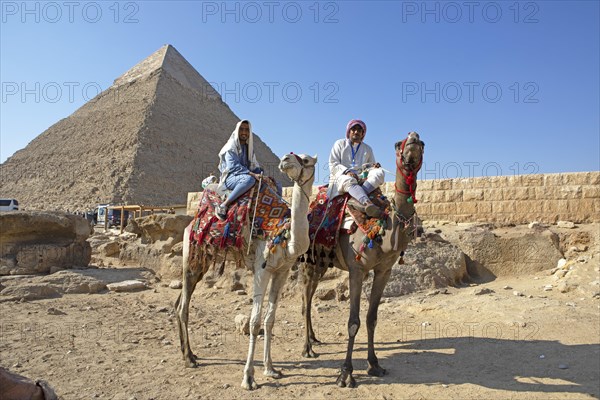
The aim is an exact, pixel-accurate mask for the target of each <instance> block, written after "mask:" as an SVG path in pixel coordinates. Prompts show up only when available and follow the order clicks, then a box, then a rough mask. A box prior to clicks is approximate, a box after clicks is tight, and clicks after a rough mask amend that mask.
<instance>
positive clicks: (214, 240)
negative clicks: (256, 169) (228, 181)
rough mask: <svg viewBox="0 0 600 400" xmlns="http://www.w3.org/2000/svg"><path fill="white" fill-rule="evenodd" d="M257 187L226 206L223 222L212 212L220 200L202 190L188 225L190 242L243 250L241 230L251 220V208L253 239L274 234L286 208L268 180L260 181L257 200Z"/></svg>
mask: <svg viewBox="0 0 600 400" xmlns="http://www.w3.org/2000/svg"><path fill="white" fill-rule="evenodd" d="M257 187H258V183H257V184H256V185H254V187H252V188H251V189H250V190H248V191H247V192H246V193H244V194H243V195H241V196H240V197H239V198H238V199H237V200H236V201H235V202H234V204H232V205H231V206H229V209H228V210H227V218H226V219H225V220H224V221H221V220H219V219H218V218H217V216H216V212H215V209H216V207H217V206H218V205H219V204H221V202H222V200H221V198H220V197H219V195H218V194H217V193H216V192H214V191H212V190H209V189H206V190H204V192H203V194H202V198H201V200H200V203H199V204H198V211H197V212H196V216H195V217H194V221H193V223H192V231H191V232H190V241H191V242H195V243H197V244H201V243H204V244H209V245H212V246H216V247H220V248H225V247H236V248H238V249H239V248H241V247H243V246H244V243H245V241H246V240H247V239H248V238H247V237H244V234H243V233H244V232H243V231H244V228H245V227H247V226H248V225H249V223H250V221H251V219H252V218H253V217H254V214H255V213H254V208H255V207H256V217H255V219H254V229H253V236H254V237H258V238H264V237H267V236H269V235H271V234H272V233H273V232H275V231H277V230H278V228H279V227H280V226H281V225H282V224H283V221H284V218H285V217H289V215H290V209H289V207H288V205H287V204H286V203H285V202H284V201H283V200H282V199H280V197H279V196H278V195H277V190H276V188H275V184H274V182H272V180H270V178H265V179H264V181H263V184H262V185H261V188H260V193H259V195H258V201H256V197H257V196H256V195H255V192H256V190H257Z"/></svg>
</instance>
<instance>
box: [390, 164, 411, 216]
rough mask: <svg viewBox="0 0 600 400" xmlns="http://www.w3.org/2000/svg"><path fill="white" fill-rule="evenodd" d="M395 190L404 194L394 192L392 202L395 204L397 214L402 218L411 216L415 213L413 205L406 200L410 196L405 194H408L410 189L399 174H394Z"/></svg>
mask: <svg viewBox="0 0 600 400" xmlns="http://www.w3.org/2000/svg"><path fill="white" fill-rule="evenodd" d="M396 188H397V189H400V190H402V191H403V192H405V193H399V192H398V191H397V190H395V192H396V193H395V194H394V202H395V203H396V208H397V210H398V213H399V214H400V215H402V216H404V217H410V216H412V215H413V214H414V213H415V206H414V204H413V203H409V202H408V198H409V197H411V195H410V194H406V193H410V188H409V187H408V184H407V183H406V181H405V180H404V178H403V177H402V175H401V174H399V173H396ZM414 189H415V190H416V184H415V188H414Z"/></svg>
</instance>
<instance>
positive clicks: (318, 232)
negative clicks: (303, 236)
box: [308, 185, 348, 248]
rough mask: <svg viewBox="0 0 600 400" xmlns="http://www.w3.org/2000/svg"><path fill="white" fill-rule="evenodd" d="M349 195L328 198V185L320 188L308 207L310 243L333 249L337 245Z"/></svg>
mask: <svg viewBox="0 0 600 400" xmlns="http://www.w3.org/2000/svg"><path fill="white" fill-rule="evenodd" d="M347 201H348V195H340V196H336V197H334V198H333V199H332V200H331V201H329V198H328V197H327V185H325V186H319V188H318V192H317V197H316V198H315V200H313V201H312V203H310V206H309V207H308V235H309V237H310V242H311V243H315V244H318V245H322V246H325V247H327V248H332V247H333V246H335V244H336V243H337V238H338V235H339V231H340V226H341V224H342V221H343V219H344V211H345V210H346V202H347Z"/></svg>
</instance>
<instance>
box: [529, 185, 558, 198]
mask: <svg viewBox="0 0 600 400" xmlns="http://www.w3.org/2000/svg"><path fill="white" fill-rule="evenodd" d="M556 190H557V189H556V188H553V187H546V186H539V187H536V188H534V194H535V198H536V199H537V200H549V199H555V198H556Z"/></svg>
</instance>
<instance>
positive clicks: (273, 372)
mask: <svg viewBox="0 0 600 400" xmlns="http://www.w3.org/2000/svg"><path fill="white" fill-rule="evenodd" d="M263 375H264V376H266V377H269V378H273V379H281V378H283V374H282V373H281V371H277V370H276V369H270V370H265V372H263Z"/></svg>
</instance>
